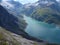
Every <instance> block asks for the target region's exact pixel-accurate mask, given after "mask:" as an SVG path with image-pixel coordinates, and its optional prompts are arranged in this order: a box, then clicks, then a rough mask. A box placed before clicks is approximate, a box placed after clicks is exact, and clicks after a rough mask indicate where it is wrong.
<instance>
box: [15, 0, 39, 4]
mask: <svg viewBox="0 0 60 45" xmlns="http://www.w3.org/2000/svg"><path fill="white" fill-rule="evenodd" d="M15 1H19V2H21V3H23V4H26V3H34V2H36V1H38V0H15Z"/></svg>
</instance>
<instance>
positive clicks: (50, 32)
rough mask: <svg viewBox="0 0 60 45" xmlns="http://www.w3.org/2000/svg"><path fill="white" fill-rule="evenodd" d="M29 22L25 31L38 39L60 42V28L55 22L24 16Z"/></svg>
mask: <svg viewBox="0 0 60 45" xmlns="http://www.w3.org/2000/svg"><path fill="white" fill-rule="evenodd" d="M24 19H25V20H26V22H27V24H28V25H27V28H26V29H25V31H26V32H27V33H28V34H29V35H31V36H33V37H36V38H38V39H42V40H44V41H47V42H49V43H60V28H59V27H58V26H55V25H54V24H47V23H44V22H40V21H37V20H34V19H32V18H31V17H27V16H24Z"/></svg>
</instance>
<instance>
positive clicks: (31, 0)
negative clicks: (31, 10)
mask: <svg viewBox="0 0 60 45" xmlns="http://www.w3.org/2000/svg"><path fill="white" fill-rule="evenodd" d="M4 1H7V0H4ZM8 1H9V0H8ZM14 1H19V2H20V3H22V4H26V3H34V2H37V1H38V0H14ZM57 1H59V0H57Z"/></svg>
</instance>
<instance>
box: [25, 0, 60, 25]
mask: <svg viewBox="0 0 60 45" xmlns="http://www.w3.org/2000/svg"><path fill="white" fill-rule="evenodd" d="M33 4H35V5H36V4H37V5H36V6H33ZM27 5H28V4H27ZM31 6H32V7H34V8H32V7H31ZM29 7H30V8H29V9H27V10H28V11H26V12H27V13H26V14H27V15H28V16H31V17H32V18H34V19H36V20H38V21H42V22H46V23H49V24H51V23H54V24H58V25H60V20H59V19H60V4H59V3H58V2H57V1H56V0H39V1H37V2H35V3H32V4H31V5H29ZM32 9H33V10H32ZM28 12H29V13H28Z"/></svg>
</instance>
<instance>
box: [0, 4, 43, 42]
mask: <svg viewBox="0 0 60 45" xmlns="http://www.w3.org/2000/svg"><path fill="white" fill-rule="evenodd" d="M16 13H17V12H16ZM0 26H1V27H3V28H4V29H6V30H8V31H10V32H13V33H15V34H18V35H21V36H22V37H24V38H26V39H29V40H34V41H38V42H43V41H42V40H39V39H37V38H35V37H32V36H30V35H28V33H26V32H25V31H24V29H25V28H26V26H27V23H26V22H25V20H24V18H23V17H21V16H20V15H19V16H18V15H17V14H14V13H11V12H9V10H6V8H5V7H3V6H1V5H0Z"/></svg>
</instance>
